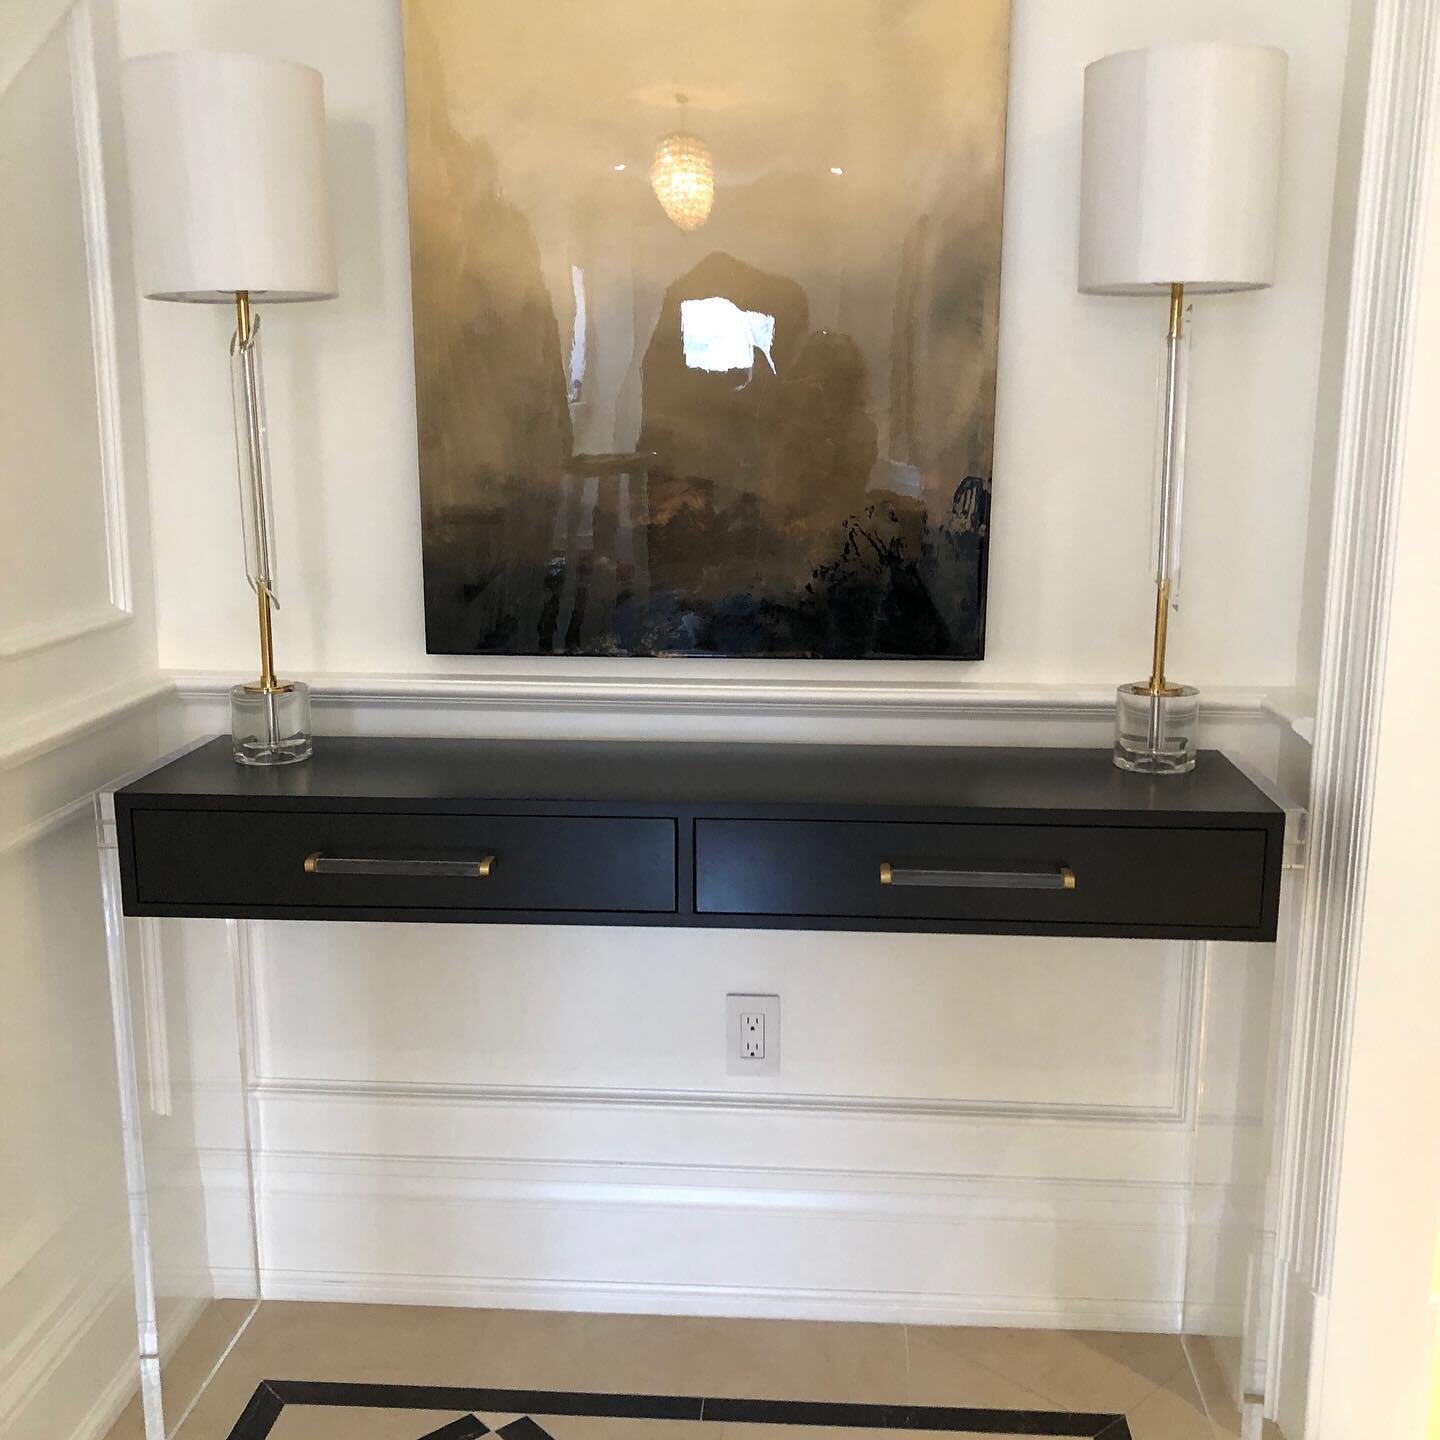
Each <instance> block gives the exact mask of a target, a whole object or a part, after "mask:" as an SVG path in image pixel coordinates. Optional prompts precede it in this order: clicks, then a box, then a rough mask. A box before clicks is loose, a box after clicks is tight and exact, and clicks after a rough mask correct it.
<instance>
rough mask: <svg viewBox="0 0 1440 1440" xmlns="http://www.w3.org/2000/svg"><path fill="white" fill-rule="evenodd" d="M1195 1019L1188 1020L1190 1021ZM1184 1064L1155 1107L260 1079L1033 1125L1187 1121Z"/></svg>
mask: <svg viewBox="0 0 1440 1440" xmlns="http://www.w3.org/2000/svg"><path fill="white" fill-rule="evenodd" d="M1187 1018H1188V1017H1187ZM1188 1050H1189V1037H1188V1036H1187V1037H1186V1052H1187V1053H1186V1055H1185V1057H1184V1063H1183V1064H1182V1065H1180V1066H1177V1091H1178V1092H1179V1093H1177V1096H1176V1100H1175V1103H1174V1104H1173V1105H1169V1106H1148V1105H1134V1106H1131V1105H1069V1104H1065V1103H1064V1102H1056V1103H1053V1104H1043V1103H1040V1104H1036V1103H1030V1102H1025V1101H1008V1100H966V1099H933V1098H922V1097H916V1096H904V1095H806V1094H789V1095H783V1094H782V1095H760V1094H742V1093H739V1092H734V1091H724V1090H641V1089H621V1088H605V1087H600V1086H594V1087H581V1086H560V1085H442V1084H431V1083H428V1082H423V1081H367V1080H320V1079H293V1080H292V1079H285V1078H283V1077H267V1078H265V1079H263V1080H260V1081H258V1082H256V1084H255V1087H254V1094H255V1096H256V1098H257V1099H259V1100H261V1101H262V1102H263V1101H265V1100H270V1099H281V1100H302V1099H303V1100H325V1101H337V1102H341V1103H348V1104H361V1105H378V1106H385V1105H446V1106H495V1105H504V1106H512V1105H520V1106H546V1107H571V1106H577V1105H581V1106H598V1107H606V1108H614V1109H621V1110H634V1109H645V1110H705V1111H717V1112H726V1113H741V1114H754V1115H756V1116H760V1115H774V1114H791V1115H862V1116H889V1117H894V1118H905V1119H942V1120H968V1121H980V1122H990V1123H1003V1122H1010V1121H1033V1122H1036V1123H1042V1124H1044V1123H1049V1124H1058V1125H1107V1126H1108V1125H1116V1124H1120V1125H1145V1126H1152V1125H1180V1126H1185V1125H1187V1124H1188V1113H1187V1111H1188V1104H1189V1099H1190V1096H1189V1094H1188V1092H1185V1091H1183V1089H1182V1088H1181V1087H1182V1086H1183V1084H1184V1081H1183V1079H1182V1078H1181V1077H1183V1076H1184V1075H1186V1074H1187V1073H1188V1069H1189V1056H1188Z"/></svg>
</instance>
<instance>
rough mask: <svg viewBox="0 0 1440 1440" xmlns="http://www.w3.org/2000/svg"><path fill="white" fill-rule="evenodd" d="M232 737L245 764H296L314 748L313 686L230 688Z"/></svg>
mask: <svg viewBox="0 0 1440 1440" xmlns="http://www.w3.org/2000/svg"><path fill="white" fill-rule="evenodd" d="M230 736H231V739H232V740H233V741H234V745H235V758H236V760H238V761H239V762H240V764H242V765H293V764H295V762H296V761H297V760H308V759H309V758H310V752H311V751H312V750H313V749H314V743H313V737H312V735H311V733H310V687H309V686H308V685H304V684H302V683H301V682H300V681H298V680H297V681H294V682H292V683H287V684H286V685H284V686H283V688H281V689H279V690H260V689H254V690H252V689H251V688H250V687H249V686H248V685H236V686H235V687H234V689H232V690H231V691H230Z"/></svg>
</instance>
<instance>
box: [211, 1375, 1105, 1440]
mask: <svg viewBox="0 0 1440 1440" xmlns="http://www.w3.org/2000/svg"><path fill="white" fill-rule="evenodd" d="M287 1405H317V1406H331V1407H346V1406H349V1407H355V1408H361V1409H367V1410H461V1411H470V1412H472V1413H470V1414H467V1415H462V1416H461V1417H460V1418H459V1419H458V1420H453V1421H451V1422H450V1423H449V1424H447V1425H442V1426H441V1427H440V1429H438V1430H433V1431H431V1432H430V1433H429V1434H428V1435H424V1436H418V1437H417V1440H479V1437H480V1436H483V1435H488V1434H490V1433H491V1432H490V1428H489V1426H487V1425H486V1424H485V1423H484V1422H483V1421H482V1420H480V1419H479V1418H478V1416H477V1415H475V1414H474V1413H473V1412H475V1411H478V1410H484V1411H488V1412H489V1413H491V1414H501V1415H519V1416H520V1417H521V1418H520V1419H518V1420H512V1421H511V1422H510V1423H509V1424H508V1425H505V1426H502V1427H501V1428H500V1429H499V1430H498V1431H496V1432H495V1433H496V1434H497V1435H501V1436H504V1437H505V1440H551V1437H550V1435H549V1432H548V1431H546V1430H545V1429H544V1428H543V1427H541V1426H540V1425H537V1424H536V1423H535V1422H534V1421H533V1420H531V1419H530V1418H529V1417H530V1416H531V1415H576V1416H595V1417H597V1418H604V1419H616V1420H698V1421H712V1422H716V1423H725V1422H728V1423H730V1424H741V1425H744V1424H748V1425H828V1426H833V1427H836V1428H847V1429H857V1430H920V1431H924V1430H948V1431H950V1432H952V1433H954V1434H959V1435H964V1434H966V1433H969V1434H985V1435H1048V1436H1076V1437H1081V1440H1131V1435H1130V1426H1129V1425H1128V1424H1127V1423H1126V1420H1125V1417H1124V1416H1123V1415H1113V1414H1105V1415H1101V1414H1083V1413H1072V1412H1066V1411H1055V1410H982V1409H974V1408H969V1407H965V1406H947V1405H860V1404H850V1403H846V1402H831V1401H825V1400H737V1399H726V1398H723V1397H710V1398H705V1397H701V1396H691V1395H612V1394H586V1393H580V1392H571V1391H566V1390H488V1389H479V1388H473V1387H471V1386H467V1385H374V1384H366V1383H363V1382H354V1381H344V1380H262V1381H261V1382H260V1384H259V1385H258V1386H257V1387H256V1389H255V1393H254V1394H253V1395H252V1396H251V1397H250V1401H249V1403H248V1404H247V1405H246V1407H245V1410H244V1413H243V1414H242V1415H241V1416H240V1418H239V1420H237V1421H236V1422H235V1426H234V1428H233V1429H232V1430H231V1431H230V1435H229V1440H266V1437H268V1436H269V1434H270V1432H271V1431H272V1430H273V1429H274V1427H275V1422H276V1421H277V1420H278V1419H279V1418H280V1412H281V1411H282V1410H283V1409H284V1408H285V1406H287Z"/></svg>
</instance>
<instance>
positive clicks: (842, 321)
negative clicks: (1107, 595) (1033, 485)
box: [404, 0, 1009, 660]
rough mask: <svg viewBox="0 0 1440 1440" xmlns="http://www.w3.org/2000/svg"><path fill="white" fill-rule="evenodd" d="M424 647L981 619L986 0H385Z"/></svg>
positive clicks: (800, 632) (988, 253)
mask: <svg viewBox="0 0 1440 1440" xmlns="http://www.w3.org/2000/svg"><path fill="white" fill-rule="evenodd" d="M404 24H405V68H406V111H407V136H408V155H409V177H410V237H411V275H412V308H413V315H414V332H415V383H416V393H417V411H418V422H419V474H420V511H421V527H422V548H423V565H424V595H425V624H426V639H427V648H428V649H429V650H430V651H431V652H432V653H437V654H464V655H610V656H651V655H716V656H754V657H795V658H802V657H816V658H854V659H917V658H919V659H950V660H975V659H979V658H980V657H981V656H982V655H983V653H984V643H985V589H986V568H987V557H988V551H989V539H990V500H991V474H992V458H993V450H994V428H995V370H996V348H997V336H998V322H999V300H1000V249H1001V243H1000V242H1001V216H1002V192H1003V177H1004V149H1005V107H1006V91H1007V74H1008V50H1009V46H1008V42H1009V0H825V3H824V4H819V3H816V0H732V3H730V4H727V5H724V6H702V5H698V4H695V3H693V0H668V3H666V0H605V3H603V4H595V3H594V0H546V3H545V4H543V5H516V4H514V3H511V0H405V3H404Z"/></svg>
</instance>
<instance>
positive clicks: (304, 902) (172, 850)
mask: <svg viewBox="0 0 1440 1440" xmlns="http://www.w3.org/2000/svg"><path fill="white" fill-rule="evenodd" d="M131 825H132V836H133V841H134V847H135V851H134V853H135V875H134V881H135V885H134V890H135V896H136V899H137V900H138V901H139V902H140V903H141V904H150V905H165V906H170V905H175V906H181V907H183V908H184V909H185V910H186V912H187V913H197V912H200V913H203V912H205V911H209V910H215V911H223V912H224V913H226V914H244V915H274V916H277V917H283V916H285V915H287V914H291V913H292V912H304V911H309V910H323V911H330V910H334V909H337V908H338V909H341V910H344V911H373V912H376V913H375V915H374V918H376V919H384V918H386V915H387V914H388V915H389V916H390V917H391V918H397V919H404V918H405V915H404V912H406V911H419V912H422V913H423V912H431V911H458V912H467V911H494V912H517V911H518V912H545V911H581V912H588V911H638V912H644V913H650V912H665V911H673V910H674V909H675V822H674V821H673V820H664V819H650V820H636V819H609V818H593V817H586V816H581V817H576V816H524V815H426V814H394V813H389V814H356V813H348V814H347V813H343V812H342V813H334V812H327V811H312V810H306V811H303V812H291V813H284V814H271V813H266V812H265V811H254V810H250V811H229V812H223V811H222V812H217V811H211V810H142V811H139V812H136V813H134V815H133V816H132V820H131ZM302 918H303V917H302Z"/></svg>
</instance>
